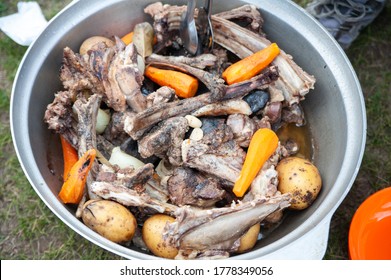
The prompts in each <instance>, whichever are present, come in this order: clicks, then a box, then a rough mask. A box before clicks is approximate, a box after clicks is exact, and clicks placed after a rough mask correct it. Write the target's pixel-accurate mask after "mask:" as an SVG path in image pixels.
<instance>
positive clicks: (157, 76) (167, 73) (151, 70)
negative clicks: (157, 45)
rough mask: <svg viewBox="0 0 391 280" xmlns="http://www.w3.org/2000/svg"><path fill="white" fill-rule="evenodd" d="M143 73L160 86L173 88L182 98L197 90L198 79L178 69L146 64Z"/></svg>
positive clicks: (192, 94) (193, 93)
mask: <svg viewBox="0 0 391 280" xmlns="http://www.w3.org/2000/svg"><path fill="white" fill-rule="evenodd" d="M144 74H145V76H147V77H148V78H149V79H151V80H152V81H153V82H155V83H157V84H158V85H160V86H168V87H171V88H173V89H174V90H175V94H176V95H178V96H179V97H182V98H189V97H193V96H194V95H195V94H196V93H197V90H198V80H197V79H196V78H194V77H192V76H190V75H187V74H185V73H182V72H179V71H173V70H165V69H159V68H155V67H152V66H148V67H147V68H146V69H145V73H144Z"/></svg>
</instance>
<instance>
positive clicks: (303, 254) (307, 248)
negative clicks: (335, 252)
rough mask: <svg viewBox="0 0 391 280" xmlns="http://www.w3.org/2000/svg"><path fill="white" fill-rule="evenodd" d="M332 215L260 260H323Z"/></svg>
mask: <svg viewBox="0 0 391 280" xmlns="http://www.w3.org/2000/svg"><path fill="white" fill-rule="evenodd" d="M331 217H332V215H329V216H327V217H325V218H324V219H323V221H322V222H320V223H319V224H318V225H317V226H315V227H314V228H313V229H312V230H310V231H309V232H307V233H306V234H304V235H303V236H301V237H300V238H299V239H297V240H296V241H294V242H292V243H291V244H289V245H287V246H285V247H283V248H281V249H279V250H277V251H274V252H272V253H270V254H268V255H265V256H262V257H260V259H271V260H321V259H323V257H324V255H325V253H326V249H327V242H328V237H329V229H330V222H331Z"/></svg>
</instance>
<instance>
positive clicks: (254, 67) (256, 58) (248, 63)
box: [222, 43, 280, 85]
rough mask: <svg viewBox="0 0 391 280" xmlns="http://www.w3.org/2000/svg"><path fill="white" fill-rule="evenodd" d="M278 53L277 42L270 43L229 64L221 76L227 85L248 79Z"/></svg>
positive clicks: (263, 67)
mask: <svg viewBox="0 0 391 280" xmlns="http://www.w3.org/2000/svg"><path fill="white" fill-rule="evenodd" d="M279 53H280V49H279V47H278V46H277V44H276V43H272V44H271V45H269V46H267V47H266V48H264V49H262V50H260V51H257V52H256V53H254V54H252V55H250V56H248V57H246V58H243V59H242V60H239V61H238V62H236V63H234V64H232V65H231V66H229V67H228V68H227V69H225V71H224V72H223V74H222V77H223V79H224V80H225V81H226V82H227V84H229V85H231V84H235V83H239V82H243V81H245V80H248V79H250V78H252V77H254V76H255V75H257V74H258V73H260V72H261V71H262V70H263V69H265V68H266V67H267V66H268V65H269V64H270V63H271V62H272V61H273V60H274V58H276V56H277V55H278V54H279Z"/></svg>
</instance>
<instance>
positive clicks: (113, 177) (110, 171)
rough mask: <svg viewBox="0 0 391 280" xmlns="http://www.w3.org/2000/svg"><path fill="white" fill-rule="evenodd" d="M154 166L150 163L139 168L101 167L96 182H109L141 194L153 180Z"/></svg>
mask: <svg viewBox="0 0 391 280" xmlns="http://www.w3.org/2000/svg"><path fill="white" fill-rule="evenodd" d="M153 174H154V166H153V165H152V164H150V163H148V164H146V165H144V166H142V167H140V168H138V169H136V170H135V169H134V168H131V167H129V168H118V166H113V167H109V166H106V165H104V164H102V165H101V167H100V170H99V173H98V174H97V178H96V181H98V182H107V183H112V184H115V185H121V186H124V187H127V188H130V189H134V190H136V191H137V192H139V193H142V192H143V191H144V190H145V184H146V183H147V181H148V180H150V179H151V178H152V176H153Z"/></svg>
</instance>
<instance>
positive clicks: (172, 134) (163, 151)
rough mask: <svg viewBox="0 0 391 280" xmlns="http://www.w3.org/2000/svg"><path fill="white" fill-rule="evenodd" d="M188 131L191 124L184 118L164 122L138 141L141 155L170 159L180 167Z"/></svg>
mask: <svg viewBox="0 0 391 280" xmlns="http://www.w3.org/2000/svg"><path fill="white" fill-rule="evenodd" d="M188 129H189V124H188V121H187V120H186V119H185V118H184V117H175V118H170V119H167V120H165V121H162V122H161V123H159V124H158V125H157V126H155V127H154V128H152V130H151V131H150V132H148V133H147V134H146V135H145V136H144V137H143V138H142V139H140V140H139V141H138V149H139V153H140V155H141V156H142V157H144V158H148V157H150V156H152V155H157V156H159V157H161V158H165V157H168V159H169V162H170V163H171V164H172V165H180V164H181V162H182V159H181V152H180V148H181V145H182V141H183V139H184V138H185V134H186V132H187V130H188Z"/></svg>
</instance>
